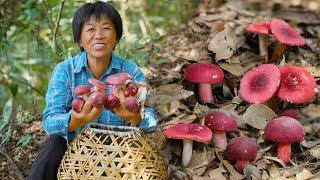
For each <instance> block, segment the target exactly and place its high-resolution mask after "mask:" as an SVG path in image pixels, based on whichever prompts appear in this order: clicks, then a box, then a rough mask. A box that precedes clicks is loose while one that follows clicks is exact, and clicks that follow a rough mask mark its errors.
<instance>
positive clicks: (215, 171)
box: [209, 163, 227, 180]
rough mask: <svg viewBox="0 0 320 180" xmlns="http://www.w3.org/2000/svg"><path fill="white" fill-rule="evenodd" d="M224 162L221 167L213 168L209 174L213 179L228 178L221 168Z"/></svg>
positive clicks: (224, 179) (222, 179)
mask: <svg viewBox="0 0 320 180" xmlns="http://www.w3.org/2000/svg"><path fill="white" fill-rule="evenodd" d="M221 166H222V163H220V166H219V168H217V169H213V170H211V171H210V172H209V176H210V178H211V179H219V180H220V179H221V180H226V179H227V178H226V177H224V176H223V174H222V169H221Z"/></svg>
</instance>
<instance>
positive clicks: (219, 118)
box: [205, 110, 237, 131]
mask: <svg viewBox="0 0 320 180" xmlns="http://www.w3.org/2000/svg"><path fill="white" fill-rule="evenodd" d="M205 124H206V126H207V127H208V128H210V129H211V130H218V131H235V130H236V128H237V120H236V118H235V117H234V116H233V115H232V114H230V113H226V112H224V111H221V110H217V111H212V112H210V113H208V114H207V115H206V116H205Z"/></svg>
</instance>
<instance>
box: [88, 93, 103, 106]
mask: <svg viewBox="0 0 320 180" xmlns="http://www.w3.org/2000/svg"><path fill="white" fill-rule="evenodd" d="M105 96H106V95H105V94H103V93H101V92H99V91H98V92H93V93H92V94H91V95H90V99H89V100H90V103H91V104H92V106H93V107H96V108H101V107H102V106H103V105H104V104H105V102H104V101H105V100H106V98H105Z"/></svg>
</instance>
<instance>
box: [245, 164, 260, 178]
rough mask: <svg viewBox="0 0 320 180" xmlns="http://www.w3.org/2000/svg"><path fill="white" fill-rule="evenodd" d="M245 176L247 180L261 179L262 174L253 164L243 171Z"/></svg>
mask: <svg viewBox="0 0 320 180" xmlns="http://www.w3.org/2000/svg"><path fill="white" fill-rule="evenodd" d="M243 174H244V175H245V176H246V178H247V179H261V178H262V177H261V172H260V171H259V169H258V168H257V167H256V166H253V165H251V164H249V165H247V166H246V167H245V168H244V169H243Z"/></svg>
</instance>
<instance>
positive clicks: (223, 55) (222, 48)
mask: <svg viewBox="0 0 320 180" xmlns="http://www.w3.org/2000/svg"><path fill="white" fill-rule="evenodd" d="M244 42H245V39H244V36H240V37H238V36H237V35H236V34H235V32H234V31H233V30H232V29H231V28H230V27H228V26H227V27H226V28H225V29H224V30H223V31H221V32H219V33H218V34H217V35H216V36H215V37H214V38H213V39H211V40H210V42H209V45H208V49H209V50H210V51H213V52H214V53H216V57H215V59H216V61H219V60H221V59H228V58H230V57H231V56H233V54H234V53H235V51H236V50H237V49H238V48H239V47H241V46H242V45H243V44H244Z"/></svg>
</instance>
